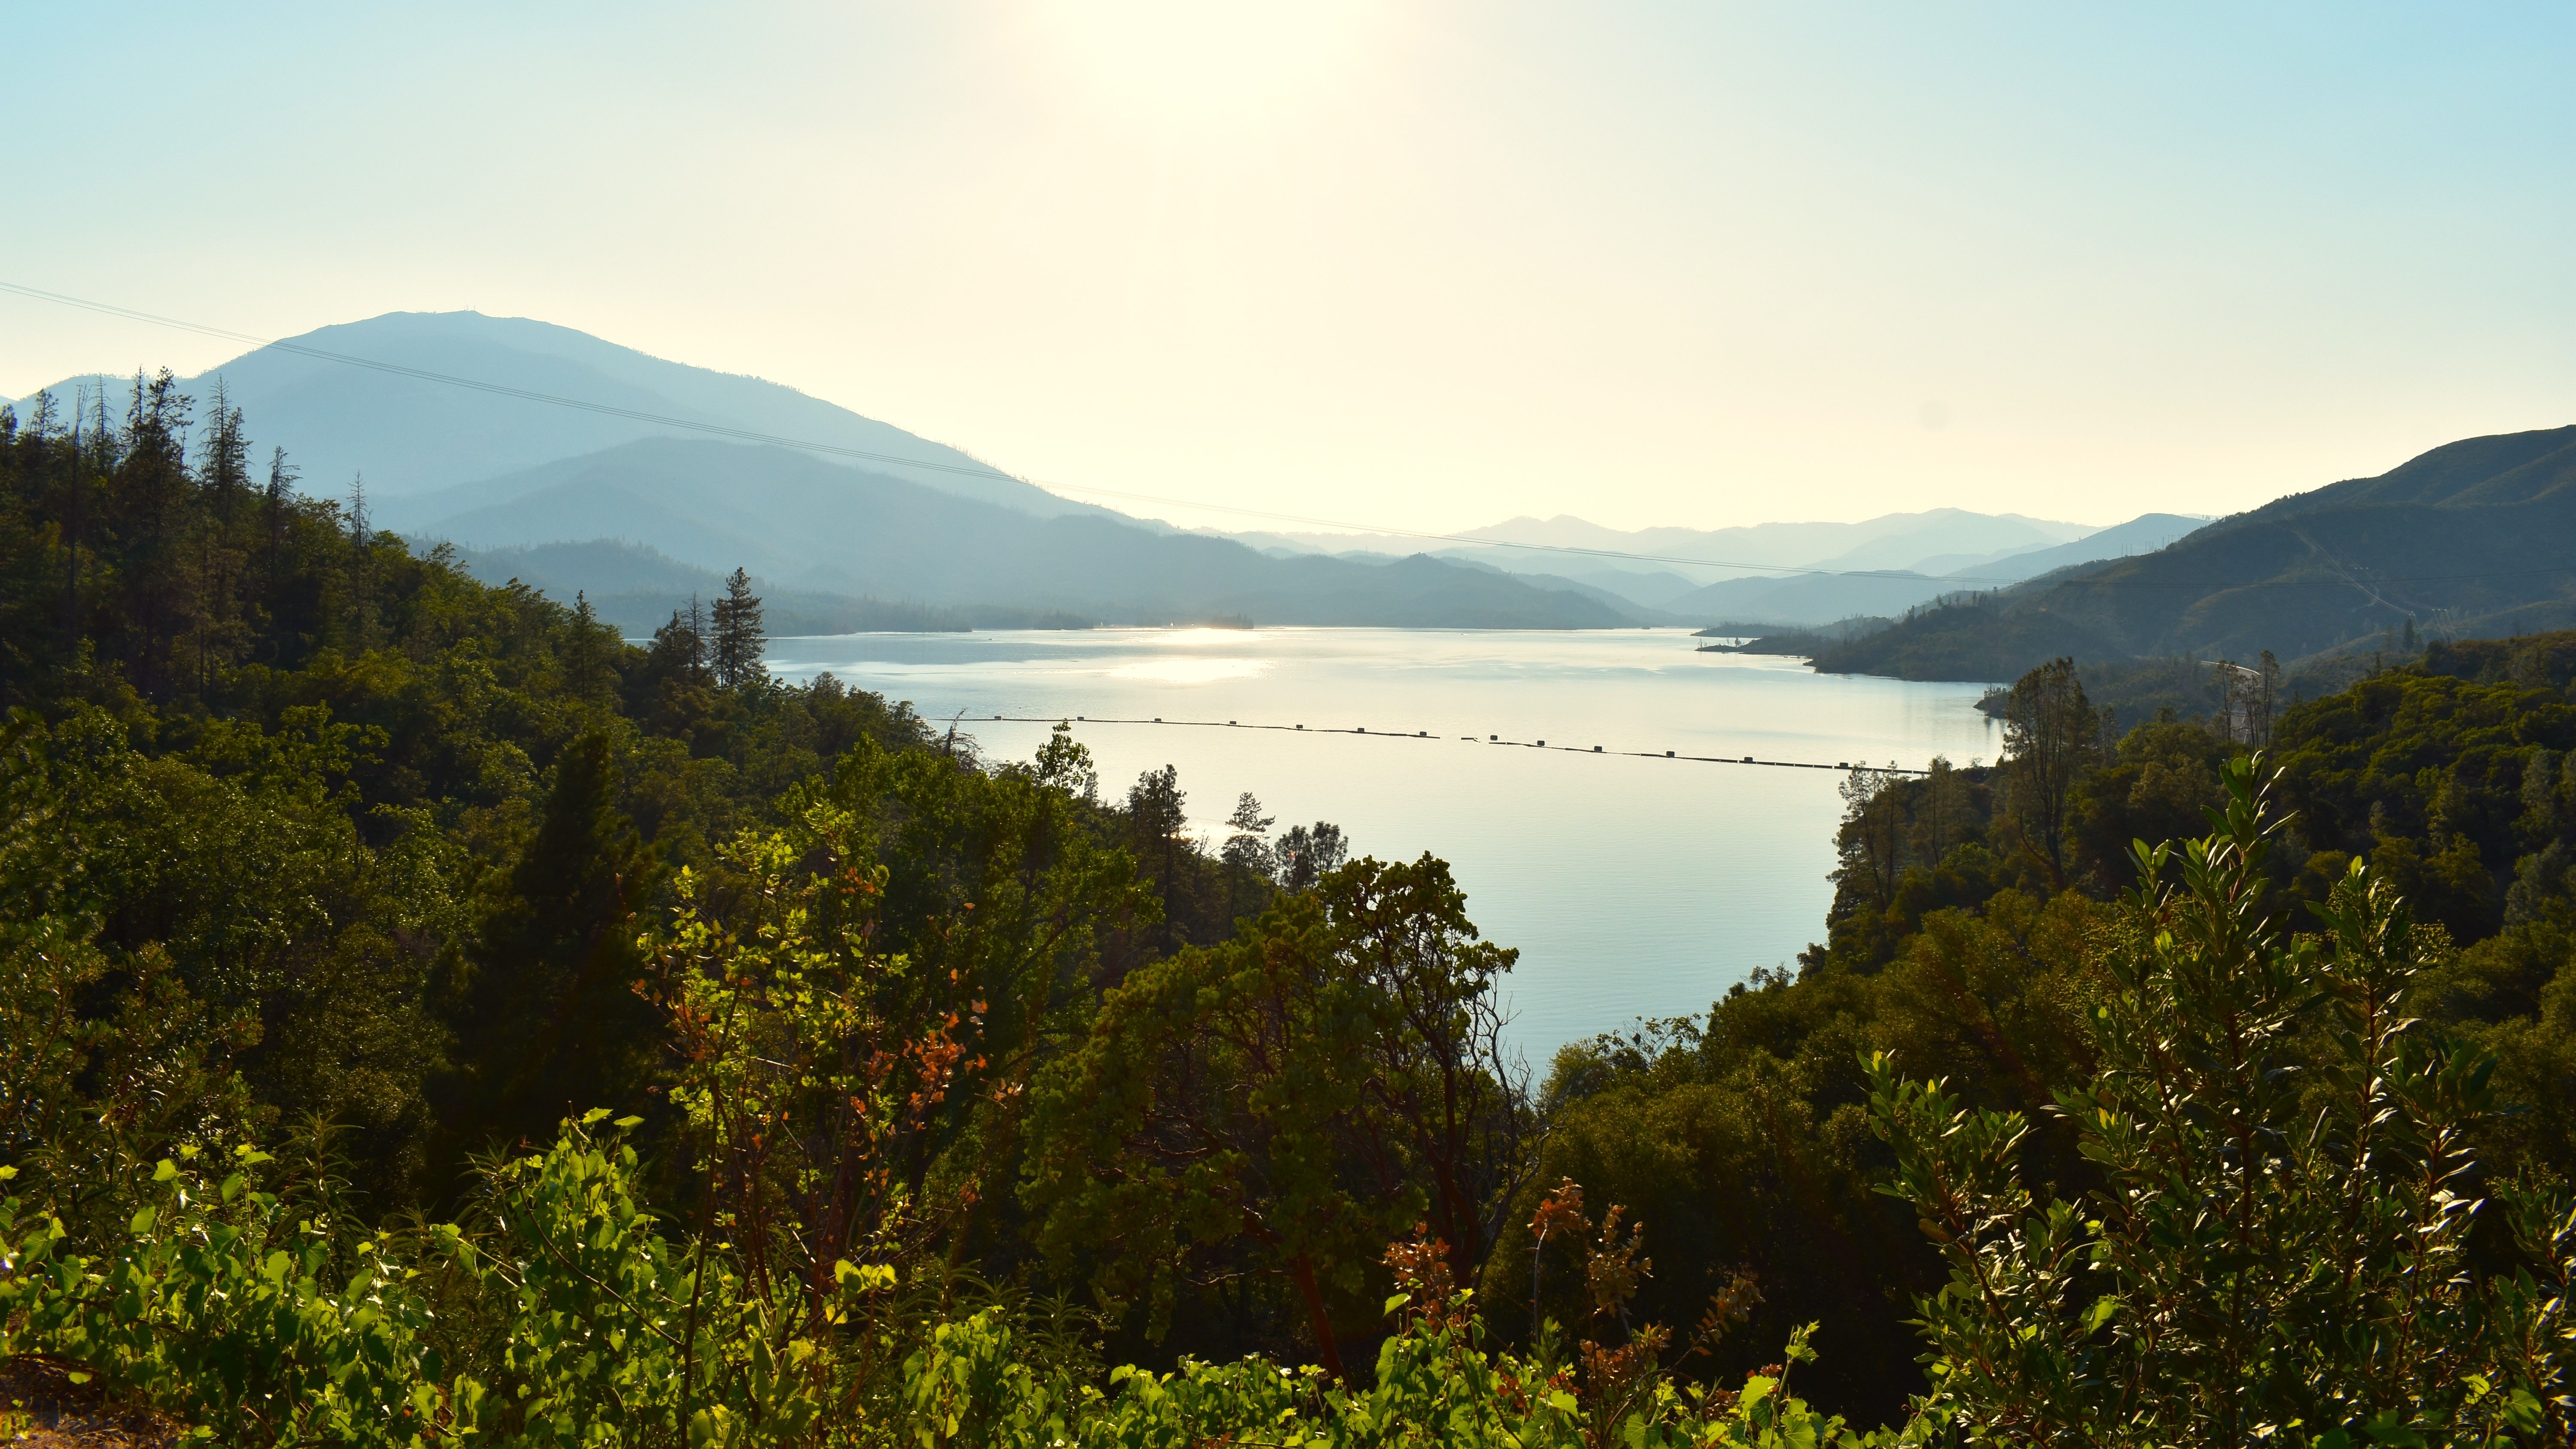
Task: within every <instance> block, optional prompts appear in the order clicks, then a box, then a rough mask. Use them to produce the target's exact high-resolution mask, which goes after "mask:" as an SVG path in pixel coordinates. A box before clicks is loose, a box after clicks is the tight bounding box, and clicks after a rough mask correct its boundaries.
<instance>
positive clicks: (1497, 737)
mask: <svg viewBox="0 0 2576 1449" xmlns="http://www.w3.org/2000/svg"><path fill="white" fill-rule="evenodd" d="M1485 738H1487V739H1489V740H1499V739H1501V738H1502V736H1501V735H1487V736H1485Z"/></svg>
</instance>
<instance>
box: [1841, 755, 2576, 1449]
mask: <svg viewBox="0 0 2576 1449" xmlns="http://www.w3.org/2000/svg"><path fill="white" fill-rule="evenodd" d="M2225 780H2226V785H2227V791H2228V797H2229V798H2228V805H2227V809H2226V813H2225V817H2224V821H2223V824H2222V826H2221V828H2220V829H2219V830H2218V832H2217V833H2215V834H2213V835H2211V836H2209V837H2207V838H2206V839H2202V840H2197V841H2191V842H2188V843H2186V844H2185V845H2184V846H2183V847H2181V848H2180V849H2177V848H2176V847H2175V846H2173V845H2170V844H2168V845H2163V846H2157V847H2155V848H2153V849H2152V850H2151V849H2149V848H2148V847H2146V846H2144V845H2143V844H2142V845H2140V846H2138V847H2137V853H2138V878H2139V881H2140V885H2139V887H2138V889H2137V890H2136V891H2135V892H2134V893H2133V894H2132V895H2131V896H2130V897H2129V899H2128V902H2127V906H2128V912H2129V917H2128V920H2127V921H2126V923H2125V925H2124V927H2123V929H2122V930H2120V931H2119V932H2118V933H2116V934H2115V935H2114V936H2113V937H2112V938H2111V939H2110V940H2109V941H2107V942H2106V945H2108V946H2109V947H2110V950H2109V952H2108V959H2107V965H2108V966H2109V969H2110V971H2111V974H2112V976H2113V980H2114V985H2115V987H2116V989H2115V990H2114V991H2113V992H2112V993H2111V994H2110V995H2108V996H2107V997H2106V998H2105V999H2104V1000H2103V1001H2102V1004H2101V1006H2100V1007H2099V1009H2098V1010H2097V1011H2096V1012H2095V1013H2094V1015H2093V1019H2092V1020H2093V1035H2094V1038H2095V1046H2096V1049H2097V1052H2098V1059H2099V1067H2098V1069H2097V1070H2096V1071H2095V1072H2094V1074H2093V1075H2092V1078H2091V1080H2090V1081H2089V1082H2088V1083H2085V1084H2082V1085H2078V1086H2075V1087H2072V1088H2069V1089H2064V1090H2061V1091H2059V1092H2058V1093H2057V1094H2056V1107H2057V1113H2058V1120H2059V1121H2060V1122H2061V1123H2063V1124H2064V1127H2063V1130H2065V1131H2066V1132H2068V1133H2069V1134H2071V1135H2072V1137H2073V1139H2074V1141H2075V1144H2076V1146H2077V1147H2078V1148H2079V1149H2080V1150H2081V1151H2082V1153H2083V1155H2084V1157H2085V1158H2086V1159H2087V1160H2088V1161H2089V1162H2090V1163H2091V1164H2092V1165H2093V1167H2094V1169H2095V1171H2096V1172H2098V1173H2099V1175H2100V1176H2099V1180H2100V1183H2101V1186H2100V1187H2099V1188H2097V1189H2096V1190H2094V1191H2093V1192H2091V1193H2089V1194H2087V1195H2086V1196H2085V1197H2084V1198H2083V1199H2081V1200H2080V1201H2073V1202H2070V1201H2067V1200H2063V1199H2060V1198H2058V1197H2056V1196H2055V1195H2054V1193H2053V1192H2052V1191H2049V1190H2045V1189H2043V1190H2036V1191H2035V1190H2034V1189H2032V1188H2031V1187H2029V1186H2026V1185H2025V1184H2024V1182H2023V1180H2022V1170H2023V1169H2022V1164H2023V1161H2024V1159H2025V1156H2026V1155H2027V1153H2028V1151H2029V1149H2030V1148H2031V1147H2032V1146H2034V1145H2035V1144H2034V1143H2032V1142H2031V1140H2030V1139H2031V1135H2032V1129H2031V1128H2030V1126H2029V1125H2028V1123H2027V1121H2026V1119H2025V1118H2024V1117H2023V1116H2022V1115H2021V1114H2020V1113H2018V1112H1999V1111H1991V1110H1984V1111H1980V1110H1973V1109H1970V1108H1968V1107H1965V1106H1963V1105H1962V1104H1961V1103H1960V1102H1959V1101H1958V1099H1957V1098H1955V1097H1953V1096H1952V1095H1951V1094H1950V1093H1949V1091H1948V1089H1947V1088H1946V1086H1945V1084H1943V1083H1942V1082H1940V1081H1931V1082H1922V1081H1909V1080H1903V1079H1900V1078H1899V1077H1898V1076H1897V1074H1896V1069H1895V1067H1894V1065H1893V1064H1892V1063H1891V1062H1890V1060H1889V1058H1888V1057H1887V1056H1886V1055H1885V1054H1883V1053H1881V1054H1876V1055H1874V1056H1871V1057H1869V1058H1867V1059H1866V1065H1867V1067H1868V1071H1869V1075H1870V1078H1871V1088H1870V1091H1871V1104H1872V1109H1873V1113H1874V1117H1875V1121H1876V1124H1877V1128H1878V1131H1879V1133H1880V1135H1881V1136H1883V1137H1884V1138H1886V1139H1887V1140H1888V1141H1889V1142H1890V1143H1892V1144H1893V1146H1894V1147H1895V1150H1896V1155H1897V1159H1898V1172H1897V1178H1896V1181H1895V1182H1894V1183H1893V1184H1892V1185H1890V1186H1888V1187H1886V1188H1885V1189H1883V1190H1884V1191H1887V1192H1888V1193H1890V1194H1891V1195H1892V1196H1896V1197H1900V1198H1902V1199H1903V1200H1905V1201H1906V1202H1907V1203H1909V1204H1910V1205H1911V1206H1912V1207H1913V1209H1914V1210H1915V1212H1916V1213H1918V1214H1919V1215H1920V1216H1921V1218H1922V1221H1923V1223H1924V1225H1925V1229H1926V1231H1927V1233H1929V1234H1930V1236H1931V1237H1932V1238H1933V1240H1934V1242H1936V1243H1937V1244H1938V1245H1939V1246H1940V1249H1941V1252H1942V1255H1943V1256H1944V1257H1945V1258H1946V1259H1947V1260H1948V1263H1949V1267H1950V1282H1949V1284H1948V1286H1947V1287H1945V1288H1943V1289H1942V1290H1941V1291H1940V1292H1938V1293H1937V1294H1934V1295H1932V1296H1930V1297H1927V1298H1924V1299H1921V1300H1919V1301H1918V1305H1917V1306H1918V1309H1919V1311H1920V1313H1921V1323H1922V1327H1923V1330H1924V1333H1925V1334H1926V1336H1927V1337H1928V1338H1929V1339H1930V1341H1931V1346H1932V1351H1933V1359H1932V1368H1933V1372H1932V1380H1931V1382H1932V1393H1931V1394H1930V1396H1929V1397H1928V1398H1927V1399H1925V1400H1923V1401H1922V1402H1921V1404H1920V1406H1919V1407H1920V1408H1921V1410H1922V1413H1923V1417H1924V1419H1925V1420H1927V1421H1928V1422H1929V1423H1931V1424H1933V1425H1939V1426H1944V1427H1946V1428H1947V1429H1948V1430H1949V1431H1951V1432H1952V1433H1953V1434H1955V1435H1957V1436H1958V1437H1959V1438H1961V1439H1962V1440H1965V1441H1971V1442H1990V1441H1991V1442H2013V1443H2084V1444H2118V1445H2149V1444H2157V1445H2161V1444H2209V1445H2227V1446H2233V1445H2244V1444H2253V1443H2273V1442H2284V1441H2286V1442H2297V1443H2309V1444H2318V1445H2326V1444H2333V1445H2349V1444H2359V1443H2362V1442H2365V1441H2366V1442H2371V1443H2411V1444H2425V1443H2435V1442H2438V1443H2446V1444H2471V1443H2475V1444H2489V1443H2495V1442H2499V1439H2500V1437H2502V1436H2508V1435H2509V1436H2510V1437H2511V1438H2512V1439H2513V1440H2514V1441H2516V1442H2524V1443H2531V1442H2548V1443H2565V1442H2567V1440H2568V1436H2569V1433H2570V1430H2571V1427H2576V1424H2571V1415H2570V1399H2569V1390H2570V1388H2571V1378H2570V1370H2571V1368H2576V1364H2572V1363H2571V1362H2570V1358H2569V1353H2568V1350H2567V1348H2566V1346H2565V1345H2566V1343H2567V1341H2568V1339H2569V1337H2570V1330H2571V1328H2576V1322H2571V1307H2570V1304H2571V1300H2570V1297H2569V1289H2570V1287H2571V1286H2576V1214H2571V1213H2570V1212H2569V1211H2568V1208H2567V1205H2566V1204H2565V1203H2563V1202H2546V1201H2543V1200H2540V1199H2539V1198H2538V1197H2537V1196H2533V1195H2526V1194H2525V1193H2523V1192H2522V1191H2520V1190H2518V1189H2517V1190H2515V1191H2512V1192H2504V1191H2502V1190H2501V1187H2500V1185H2499V1184H2495V1183H2493V1182H2490V1181H2487V1180H2485V1178H2484V1175H2483V1174H2482V1172H2481V1170H2480V1167H2479V1164H2478V1161H2477V1158H2476V1155H2475V1153H2474V1151H2473V1147H2472V1143H2473V1140H2474V1135H2475V1133H2476V1131H2477V1129H2478V1127H2479V1124H2480V1122H2481V1120H2482V1119H2484V1118H2485V1117H2486V1116H2488V1114H2489V1113H2490V1111H2491V1110H2492V1105H2491V1096H2490V1092H2489V1089H2488V1085H2487V1082H2488V1076H2489V1073H2490V1072H2491V1070H2492V1069H2493V1061H2492V1059H2491V1058H2487V1057H2485V1056H2484V1055H2482V1054H2481V1053H2478V1052H2476V1051H2473V1050H2470V1049H2469V1048H2467V1047H2465V1046H2462V1045H2456V1044H2453V1043H2448V1042H2445V1041H2443V1040H2442V1039H2441V1038H2439V1037H2438V1036H2436V1035H2434V1034H2433V1033H2432V1032H2430V1031H2429V1030H2427V1029H2426V1028H2425V1027H2424V1026H2423V1024H2422V1023H2420V1022H2419V1021H2417V1020H2415V1019H2414V1018H2413V1016H2412V1015H2411V1014H2410V1013H2409V1012H2408V1010H2407V998H2408V995H2409V993H2410V988H2411V987H2412V986H2413V984H2414V982H2415V979H2416V978H2417V976H2418V975H2419V974H2421V973H2422V972H2423V970H2424V969H2425V968H2426V966H2427V965H2429V964H2430V963H2431V962H2432V960H2433V959H2434V958H2435V956H2436V955H2437V954H2438V951H2439V947H2438V946H2436V945H2435V944H2434V943H2432V942H2429V941H2420V940H2419V939H2418V938H2417V937H2416V935H2415V933H2414V929H2413V926H2412V923H2411V922H2410V920H2409V918H2408V914H2407V911H2406V908H2405V906H2404V904H2403V903H2402V902H2401V901H2400V900H2399V899H2398V898H2397V896H2396V895H2395V893H2394V892H2393V891H2391V890H2390V889H2389V888H2388V886H2387V884H2386V883H2385V882H2383V881H2381V880H2380V879H2378V878H2377V877H2375V876H2374V875H2373V874H2372V873H2371V872H2370V871H2369V870H2368V869H2367V868H2366V867H2365V866H2364V865H2363V864H2362V863H2361V862H2359V861H2355V862H2353V864H2352V866H2351V868H2350V870H2349V871H2348V872H2347V873H2346V875H2345V876H2344V878H2343V879H2342V881H2341V882H2340V883H2339V884H2338V885H2337V886H2336V887H2335V889H2334V893H2333V896H2332V899H2331V902H2330V903H2329V905H2328V906H2327V908H2326V909H2325V910H2324V911H2323V912H2322V913H2321V916H2322V923H2323V925H2324V926H2325V933H2324V936H2323V938H2322V939H2318V938H2301V937H2294V936H2292V935H2291V934H2290V933H2289V932H2288V930H2287V922H2286V920H2285V918H2284V913H2283V912H2280V911H2278V910H2277V909H2275V905H2274V902H2273V901H2271V900H2269V899H2267V885H2268V882H2267V875H2266V867H2265V856H2266V855H2267V854H2268V853H2269V851H2270V849H2271V844H2272V840H2273V838H2274V837H2275V836H2276V835H2278V833H2279V832H2280V830H2281V827H2282V823H2283V821H2282V817H2281V815H2280V814H2279V813H2278V812H2277V811H2275V810H2274V809H2273V808H2272V806H2271V803H2270V800H2269V795H2270V786H2271V780H2270V774H2269V771H2268V770H2267V769H2266V768H2265V767H2264V766H2262V765H2261V764H2260V763H2259V761H2257V760H2247V759H2238V760H2235V761H2231V762H2230V763H2229V764H2228V766H2227V769H2226V774H2225ZM2481 1192H2496V1193H2497V1196H2496V1197H2495V1198H2494V1199H2492V1200H2489V1201H2485V1202H2482V1201H2480V1199H2479V1197H2478V1194H2480V1193H2481ZM2481 1225H2483V1228H2481ZM2473 1236H2483V1237H2484V1238H2486V1239H2487V1240H2488V1241H2486V1242H2484V1243H2482V1244H2473V1242H2472V1238H2473Z"/></svg>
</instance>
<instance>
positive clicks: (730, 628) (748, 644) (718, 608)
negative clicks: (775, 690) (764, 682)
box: [707, 569, 769, 689]
mask: <svg viewBox="0 0 2576 1449" xmlns="http://www.w3.org/2000/svg"><path fill="white" fill-rule="evenodd" d="M713 614H714V619H713V623H712V626H711V627H712V629H713V637H712V638H711V639H709V641H708V651H707V652H708V656H709V662H710V663H711V664H712V665H713V667H714V669H715V675H716V683H718V684H721V685H723V686H725V687H726V688H728V689H732V688H736V687H739V686H742V685H746V684H750V683H753V682H755V681H757V680H761V679H765V678H767V677H768V673H767V671H766V669H764V668H763V665H762V660H763V658H764V656H765V654H766V652H767V648H768V643H769V636H768V635H766V634H765V633H763V632H762V631H761V617H760V599H759V596H758V595H755V594H754V593H752V591H751V575H749V574H747V573H745V572H743V571H742V570H741V569H735V570H734V571H733V574H732V575H731V576H730V577H728V578H727V579H726V580H725V592H724V597H723V598H721V599H718V600H716V603H715V608H714V610H713Z"/></svg>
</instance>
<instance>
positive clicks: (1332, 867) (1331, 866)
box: [1273, 820, 1350, 891]
mask: <svg viewBox="0 0 2576 1449" xmlns="http://www.w3.org/2000/svg"><path fill="white" fill-rule="evenodd" d="M1349 855H1350V846H1349V844H1348V843H1347V842H1345V841H1344V840H1343V839H1342V827H1340V826H1338V825H1335V824H1332V823H1331V822H1329V821H1323V820H1318V821H1316V822H1315V823H1314V825H1313V826H1312V827H1311V828H1310V827H1308V826H1304V825H1291V826H1289V827H1288V831H1287V833H1286V834H1284V835H1282V836H1280V837H1279V844H1278V847H1277V849H1276V851H1275V852H1274V856H1273V858H1274V860H1275V861H1276V862H1277V865H1278V872H1279V873H1278V877H1277V879H1278V881H1279V888H1280V889H1282V890H1290V891H1310V890H1313V889H1314V888H1315V883H1316V882H1318V881H1320V880H1322V879H1323V878H1324V877H1326V876H1328V875H1331V874H1332V873H1333V872H1334V871H1336V870H1339V869H1341V867H1342V862H1343V861H1344V860H1345V859H1347V858H1349Z"/></svg>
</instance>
